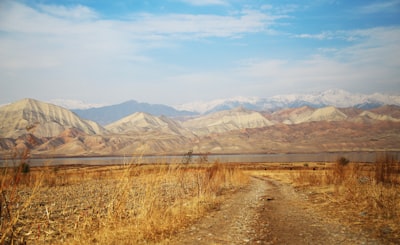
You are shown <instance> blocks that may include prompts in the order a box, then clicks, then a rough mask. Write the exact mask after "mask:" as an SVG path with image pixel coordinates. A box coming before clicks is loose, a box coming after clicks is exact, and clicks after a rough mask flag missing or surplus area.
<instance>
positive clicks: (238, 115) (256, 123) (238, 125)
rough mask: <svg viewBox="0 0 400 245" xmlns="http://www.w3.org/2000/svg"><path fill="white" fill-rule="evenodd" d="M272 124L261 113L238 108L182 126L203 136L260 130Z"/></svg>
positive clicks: (186, 122)
mask: <svg viewBox="0 0 400 245" xmlns="http://www.w3.org/2000/svg"><path fill="white" fill-rule="evenodd" d="M272 124H273V123H272V122H270V121H269V120H268V119H267V118H265V117H264V116H263V115H262V114H261V113H259V112H256V111H250V110H246V109H244V108H242V107H239V108H236V109H233V110H226V111H220V112H215V113H212V114H209V115H205V116H201V117H198V118H194V119H191V120H188V121H185V122H184V123H183V126H184V127H186V128H188V129H190V130H191V131H193V133H195V134H197V135H205V134H209V133H224V132H229V131H232V130H238V129H244V128H262V127H266V126H270V125H272Z"/></svg>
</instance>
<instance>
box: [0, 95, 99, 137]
mask: <svg viewBox="0 0 400 245" xmlns="http://www.w3.org/2000/svg"><path fill="white" fill-rule="evenodd" d="M0 122H1V124H0V137H2V138H16V137H18V136H20V135H23V134H26V133H28V132H29V133H32V134H33V135H35V136H37V137H54V136H57V135H59V134H60V133H61V132H63V131H64V130H66V129H68V128H78V129H80V130H82V131H83V132H85V133H87V134H102V133H104V132H105V129H104V128H102V127H101V126H100V125H98V124H97V123H95V122H93V121H88V120H82V119H81V118H79V117H78V116H77V115H75V114H74V113H72V112H71V111H69V110H67V109H64V108H62V107H59V106H55V105H52V104H48V103H43V102H40V101H37V100H34V99H23V100H20V101H17V102H15V103H12V104H9V105H6V106H3V107H0Z"/></svg>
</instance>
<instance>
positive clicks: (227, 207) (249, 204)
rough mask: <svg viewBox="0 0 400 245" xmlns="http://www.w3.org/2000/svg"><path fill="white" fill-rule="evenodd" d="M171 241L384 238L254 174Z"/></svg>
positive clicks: (348, 241)
mask: <svg viewBox="0 0 400 245" xmlns="http://www.w3.org/2000/svg"><path fill="white" fill-rule="evenodd" d="M165 243H167V244H384V242H380V241H379V240H376V239H374V238H371V237H369V235H368V234H365V233H363V232H362V231H355V230H354V229H352V228H351V227H346V226H345V225H343V224H341V223H338V222H334V221H331V219H328V218H327V217H325V216H324V215H323V214H321V213H320V212H316V211H315V210H313V206H312V205H310V203H309V202H308V199H307V197H306V196H305V195H304V194H301V193H298V192H296V191H295V190H294V189H293V188H292V187H291V186H290V185H288V184H283V183H281V182H278V181H275V180H272V179H268V178H266V177H253V178H252V180H251V183H250V185H249V186H248V187H246V188H245V189H242V190H240V191H239V192H237V193H235V194H234V195H233V196H231V197H230V198H229V199H228V200H226V201H225V202H224V203H223V204H222V205H221V207H220V209H219V210H215V211H214V212H211V213H210V214H209V215H208V216H206V217H204V218H203V219H201V220H199V221H198V222H197V223H195V224H193V225H192V226H191V227H189V228H188V229H186V230H185V231H183V232H182V233H180V234H178V235H177V236H176V237H174V238H172V239H170V240H168V241H165Z"/></svg>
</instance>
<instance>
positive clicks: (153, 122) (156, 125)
mask: <svg viewBox="0 0 400 245" xmlns="http://www.w3.org/2000/svg"><path fill="white" fill-rule="evenodd" d="M106 129H108V130H109V131H110V132H113V133H118V134H131V133H134V134H140V133H146V132H156V131H158V132H160V133H161V132H162V133H166V134H176V135H189V134H190V131H188V130H186V129H184V128H183V127H182V126H181V124H180V123H179V122H178V121H175V120H172V119H170V118H168V117H165V116H160V117H157V116H153V115H150V114H148V113H144V112H136V113H134V114H132V115H130V116H127V117H124V118H122V119H120V120H118V121H116V122H114V123H111V124H109V125H107V126H106Z"/></svg>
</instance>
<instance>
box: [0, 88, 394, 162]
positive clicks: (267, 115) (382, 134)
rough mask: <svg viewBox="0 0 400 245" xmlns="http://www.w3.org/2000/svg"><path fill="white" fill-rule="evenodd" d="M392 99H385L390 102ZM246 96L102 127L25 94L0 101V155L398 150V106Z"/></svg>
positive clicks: (140, 114) (130, 117)
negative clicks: (271, 104) (274, 103)
mask: <svg viewBox="0 0 400 245" xmlns="http://www.w3.org/2000/svg"><path fill="white" fill-rule="evenodd" d="M338 94H341V93H338ZM328 97H329V96H328ZM328 97H327V98H328ZM378 97H379V96H378ZM327 98H326V101H328V99H327ZM396 98H397V97H395V98H393V100H391V103H387V104H396V103H397V101H396ZM244 101H245V100H242V102H243V103H240V104H235V105H240V106H239V107H236V108H233V109H232V108H229V106H228V107H227V108H228V109H226V110H219V109H218V110H216V111H215V112H212V110H211V111H209V112H208V113H205V114H197V115H194V114H193V113H190V112H189V111H184V110H175V111H174V110H171V113H173V115H174V116H165V115H163V114H162V115H154V114H150V113H148V112H143V111H142V112H133V113H131V114H129V115H126V116H122V114H121V115H120V116H119V117H116V119H115V121H113V122H110V123H107V124H106V125H104V126H101V125H100V124H99V123H98V122H95V121H92V120H88V119H83V118H82V117H81V116H79V115H78V114H77V113H76V112H72V111H70V110H68V109H65V108H63V107H60V106H56V105H53V104H49V103H44V102H40V101H37V100H34V99H23V100H20V101H17V102H14V103H12V104H9V105H5V106H2V107H0V125H1V126H0V155H1V156H3V157H7V156H8V157H10V156H12V155H13V154H15V152H20V151H21V150H23V149H29V150H30V151H31V154H32V156H36V157H44V156H109V155H127V154H128V155H131V154H134V153H135V154H138V153H140V154H183V153H186V152H187V151H188V150H193V151H194V152H197V153H200V152H203V153H204V152H210V153H216V154H221V153H293V152H297V153H308V152H332V151H333V152H336V151H397V152H399V151H400V107H399V106H397V105H383V106H379V107H375V106H374V108H373V109H365V108H362V107H359V106H358V107H357V106H356V107H338V106H333V105H327V106H322V105H320V106H318V107H317V106H315V107H311V106H310V105H302V106H298V107H288V106H287V107H286V106H285V107H284V108H283V109H275V110H265V107H264V109H263V110H254V109H248V108H247V107H249V106H250V105H255V104H257V103H256V101H254V103H252V104H251V103H248V104H246V103H247V102H246V103H244ZM282 101H283V99H282ZM291 101H294V100H291ZM383 101H384V100H381V102H379V103H383ZM355 102H360V100H354V101H353V102H352V103H355ZM375 102H377V101H374V103H375ZM338 103H339V102H338ZM138 104H140V103H137V102H133V104H132V105H138ZM220 105H222V104H220ZM230 105H232V104H230ZM246 105H247V107H246ZM280 105H282V104H280ZM286 105H287V104H286ZM292 105H293V104H292ZM125 106H127V105H125ZM127 107H129V106H127ZM149 108H153V109H154V108H164V109H165V107H162V106H156V107H151V106H150V107H149ZM213 108H217V107H213ZM219 108H220V109H221V108H222V107H219ZM276 108H278V107H276ZM103 109H104V108H103ZM114 109H116V108H115V107H114ZM138 109H140V108H136V109H135V110H138ZM108 110H110V111H111V109H110V107H108ZM168 110H169V109H168ZM125 113H126V112H125ZM159 114H161V113H159ZM121 117H122V118H121ZM104 122H105V121H103V123H104Z"/></svg>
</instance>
